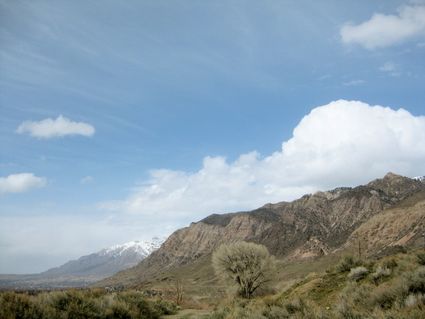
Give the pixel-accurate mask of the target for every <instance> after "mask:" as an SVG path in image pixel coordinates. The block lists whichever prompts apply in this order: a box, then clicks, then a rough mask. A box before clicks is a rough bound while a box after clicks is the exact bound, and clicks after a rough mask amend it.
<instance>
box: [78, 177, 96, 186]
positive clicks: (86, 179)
mask: <svg viewBox="0 0 425 319" xmlns="http://www.w3.org/2000/svg"><path fill="white" fill-rule="evenodd" d="M93 181H94V178H93V177H92V176H84V177H83V178H82V179H81V180H80V183H81V184H83V185H86V184H90V183H93Z"/></svg>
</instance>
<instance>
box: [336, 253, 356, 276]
mask: <svg viewBox="0 0 425 319" xmlns="http://www.w3.org/2000/svg"><path fill="white" fill-rule="evenodd" d="M360 265H361V262H360V260H358V259H356V258H354V257H353V256H344V257H343V258H342V259H341V260H340V261H339V263H338V264H337V265H336V267H335V269H336V271H337V272H340V273H342V272H347V271H350V270H351V268H354V267H357V266H360Z"/></svg>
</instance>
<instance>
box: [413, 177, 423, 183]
mask: <svg viewBox="0 0 425 319" xmlns="http://www.w3.org/2000/svg"><path fill="white" fill-rule="evenodd" d="M413 179H416V180H417V181H420V182H423V183H424V182H425V176H416V177H413Z"/></svg>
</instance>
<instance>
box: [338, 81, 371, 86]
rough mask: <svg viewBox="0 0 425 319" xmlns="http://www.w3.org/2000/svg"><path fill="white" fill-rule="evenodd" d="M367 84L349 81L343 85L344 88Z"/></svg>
mask: <svg viewBox="0 0 425 319" xmlns="http://www.w3.org/2000/svg"><path fill="white" fill-rule="evenodd" d="M365 83H366V81H364V80H351V81H348V82H344V83H342V84H343V85H344V86H358V85H362V84H365Z"/></svg>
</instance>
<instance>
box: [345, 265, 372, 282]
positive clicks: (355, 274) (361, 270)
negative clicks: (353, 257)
mask: <svg viewBox="0 0 425 319" xmlns="http://www.w3.org/2000/svg"><path fill="white" fill-rule="evenodd" d="M368 273H369V270H368V269H367V268H366V267H363V266H360V267H356V268H352V269H351V270H350V273H349V274H348V275H347V277H348V279H350V280H354V281H359V280H361V279H363V278H364V277H366V276H367V274H368Z"/></svg>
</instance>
